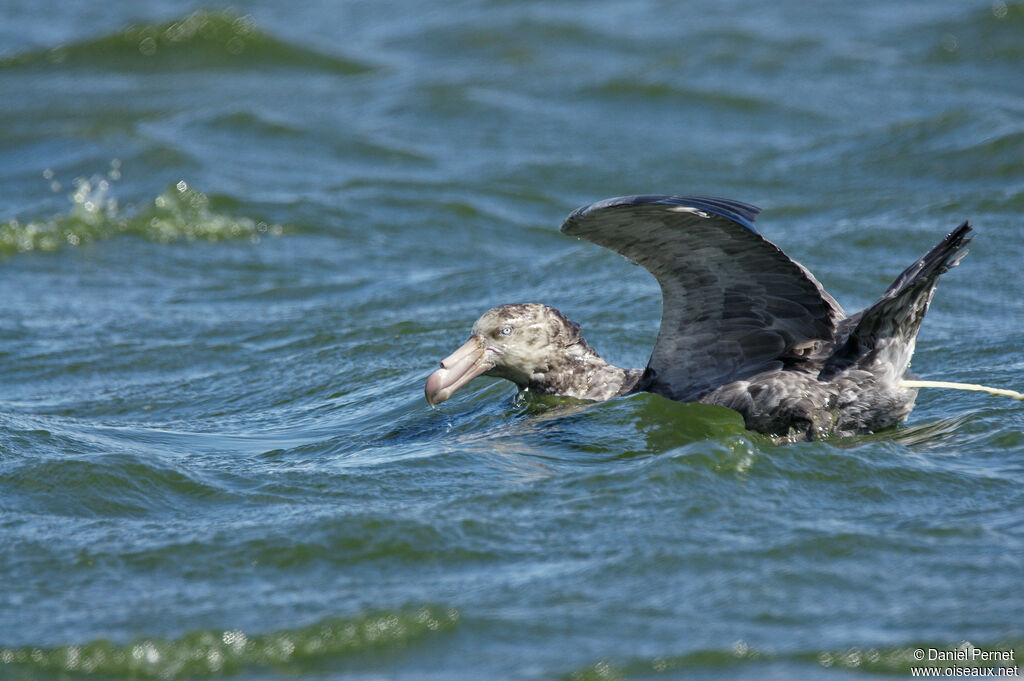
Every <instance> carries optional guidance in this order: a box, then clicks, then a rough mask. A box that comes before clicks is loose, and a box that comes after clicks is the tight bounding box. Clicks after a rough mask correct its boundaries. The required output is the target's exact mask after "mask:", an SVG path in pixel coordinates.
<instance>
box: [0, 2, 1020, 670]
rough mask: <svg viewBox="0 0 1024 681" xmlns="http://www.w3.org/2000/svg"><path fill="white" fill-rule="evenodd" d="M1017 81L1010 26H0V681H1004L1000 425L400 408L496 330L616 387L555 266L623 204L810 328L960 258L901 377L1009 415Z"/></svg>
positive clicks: (182, 16) (582, 290) (314, 10)
mask: <svg viewBox="0 0 1024 681" xmlns="http://www.w3.org/2000/svg"><path fill="white" fill-rule="evenodd" d="M1022 74H1024V4H1022V3H1020V2H1001V1H997V2H994V3H993V2H988V1H986V2H971V1H965V0H931V1H929V2H910V3H891V2H883V1H882V0H868V1H866V2H862V3H836V2H825V3H817V4H814V5H810V4H808V3H803V2H796V1H794V0H781V1H780V2H776V3H770V4H764V3H752V2H740V1H738V0H723V1H721V2H710V1H708V0H694V2H689V3H667V2H660V1H658V0H627V1H625V2H616V3H610V2H599V3H581V2H566V3H547V2H536V1H533V0H527V1H526V2H504V1H502V0H472V1H467V2H453V3H444V4H437V5H433V6H429V5H427V4H424V3H417V2H411V1H409V0H391V1H384V2H365V1H364V2H359V1H353V2H346V3H334V2H326V1H323V0H317V1H311V2H306V3H299V4H298V6H293V5H291V4H288V3H277V2H269V1H268V0H262V1H261V0H253V1H252V2H245V1H242V2H236V3H235V4H234V5H233V6H231V7H223V6H219V5H214V4H208V3H202V2H182V3H165V2H156V1H155V0H139V1H136V2H131V3H86V2H74V1H72V0H47V1H44V2H41V1H40V0H31V1H29V0H5V2H4V3H3V5H2V6H0V187H2V191H0V678H2V679H220V678H245V679H340V678H345V679H368V680H369V679H375V680H376V679H438V680H441V679H445V680H448V679H466V680H476V679H517V680H518V679H523V680H534V679H573V680H578V681H583V680H591V679H663V678H664V679H745V680H767V679H783V678H785V679H808V680H815V679H825V680H828V679H849V680H860V679H875V678H906V677H909V676H910V674H911V673H912V670H913V668H914V667H915V665H919V664H921V663H918V662H917V661H915V653H916V651H917V650H918V649H921V650H928V649H929V648H934V649H936V650H943V651H946V650H957V649H961V650H970V648H971V646H973V647H976V648H977V649H981V650H985V651H1010V652H1012V653H1013V654H1014V655H1015V659H1016V660H1017V661H1018V662H1019V660H1020V658H1021V656H1022V655H1024V407H1022V406H1021V404H1020V403H1018V402H1015V401H1013V400H1009V399H1005V398H996V397H991V396H988V395H983V394H974V393H962V392H949V391H922V393H921V396H920V397H919V399H918V405H917V408H916V409H915V411H914V412H913V414H912V415H911V418H910V420H909V422H908V423H907V424H906V425H905V426H903V427H901V428H899V429H896V430H894V431H891V432H887V433H881V434H875V435H869V436H863V437H858V438H852V439H845V440H830V441H825V442H815V443H803V444H796V445H788V446H782V445H775V444H772V443H771V442H770V441H769V440H767V439H766V438H764V437H762V436H759V435H757V434H754V433H750V432H747V431H745V430H744V429H743V427H742V422H741V421H740V420H739V418H738V417H737V416H736V415H735V414H733V413H732V412H729V411H727V410H722V409H715V408H709V407H702V406H698V405H686V404H677V403H672V402H669V401H667V400H664V399H662V398H659V397H656V396H652V395H637V396H632V397H629V398H624V399H618V400H613V401H611V402H607V403H603V404H581V403H576V402H571V401H565V400H557V399H547V400H545V399H533V400H522V399H517V398H516V396H515V391H514V388H513V387H512V386H511V385H510V384H508V383H503V382H500V381H495V380H490V379H478V380H477V381H476V382H474V383H473V384H472V385H471V386H469V387H467V388H464V389H463V390H461V391H460V392H459V393H458V394H457V395H456V396H455V397H454V398H453V399H452V400H450V401H449V402H446V403H444V404H443V405H441V406H440V407H438V408H436V409H431V408H429V407H428V406H427V404H426V402H425V401H424V399H423V392H422V390H423V384H424V381H425V380H426V377H427V376H428V375H429V373H430V372H431V371H432V370H433V369H434V368H435V367H436V366H437V362H438V361H439V360H440V359H441V358H443V357H444V356H446V355H447V354H448V353H449V352H451V351H452V350H453V349H454V348H456V347H458V345H460V344H461V343H462V342H463V341H464V339H465V337H466V336H467V334H468V330H469V327H470V325H471V324H472V322H473V320H474V319H476V317H477V316H479V315H480V314H481V313H482V312H483V311H484V310H486V309H488V308H489V307H492V306H494V305H498V304H501V303H509V302H522V301H536V302H545V303H548V304H551V305H554V306H556V307H558V308H559V309H561V310H562V311H563V312H565V313H566V314H567V315H568V316H569V317H570V318H572V319H574V320H576V321H579V322H580V323H581V324H582V325H583V329H584V332H585V333H586V336H587V338H588V340H589V341H590V342H591V344H592V345H593V346H594V347H595V348H596V349H597V350H598V351H599V352H601V353H602V355H603V356H605V357H606V358H608V359H609V360H611V361H613V362H615V363H617V364H620V365H627V366H634V367H639V366H643V365H644V364H645V363H646V360H647V356H648V353H649V351H650V348H651V346H652V344H653V341H654V337H655V335H656V333H657V326H658V320H659V314H660V307H659V305H660V302H659V294H658V290H657V287H656V285H655V283H654V281H653V279H652V278H651V277H650V276H649V275H648V274H647V273H646V272H644V271H643V270H641V269H639V268H636V267H633V266H631V265H630V264H629V263H627V262H626V261H625V260H623V259H622V258H621V257H619V256H617V255H615V254H612V253H608V252H604V251H602V249H600V248H598V247H596V246H592V245H590V244H586V243H582V242H577V241H575V240H573V239H569V238H566V237H564V236H562V235H561V234H560V233H559V232H558V225H559V223H560V222H561V220H562V219H563V218H564V217H565V216H566V215H567V214H568V213H569V212H570V211H571V210H573V209H574V208H576V207H577V206H580V205H583V204H586V203H590V202H592V201H596V200H599V199H602V198H607V197H610V196H618V195H625V194H634V193H684V194H711V195H718V196H725V197H730V198H735V199H739V200H743V201H748V202H751V203H754V204H757V205H759V206H761V207H762V208H763V209H764V212H763V213H762V215H761V217H760V219H759V225H760V228H761V230H762V232H763V233H764V234H765V235H766V236H767V237H768V238H769V239H771V240H772V241H774V242H775V243H777V244H778V245H779V246H780V247H782V248H783V249H785V250H786V252H787V253H789V254H790V255H791V256H792V257H794V258H796V259H798V260H799V261H801V262H802V263H803V264H805V265H806V266H807V267H808V268H810V269H811V270H812V271H813V272H814V273H815V274H816V275H817V276H818V278H819V279H820V280H821V281H822V282H823V283H824V284H825V286H826V288H827V289H828V290H829V291H831V292H832V293H833V294H834V295H835V296H836V297H837V298H838V299H839V300H840V302H842V303H843V304H844V306H846V308H847V309H848V310H856V309H859V308H860V307H862V306H863V305H865V304H867V303H869V302H870V301H871V300H873V299H874V298H875V297H876V296H877V295H878V294H879V293H880V292H881V291H882V290H883V289H884V287H885V286H886V285H887V284H888V283H889V282H890V281H891V280H892V278H894V277H895V275H896V274H897V273H898V272H899V271H900V270H901V269H902V268H903V267H904V266H905V265H907V264H909V263H910V262H912V261H913V260H914V259H915V258H917V257H918V256H919V255H921V254H922V253H924V252H925V251H926V250H927V249H928V248H929V247H930V246H932V245H933V244H934V243H935V242H937V241H938V240H939V239H940V238H941V237H942V235H944V234H945V233H946V232H948V231H949V230H951V229H952V228H953V227H955V226H956V225H957V224H958V223H959V222H960V221H961V220H963V219H970V220H971V221H972V222H973V223H974V224H975V226H976V228H977V235H976V238H975V241H974V243H973V244H972V246H971V252H970V254H969V255H968V256H967V258H966V259H965V260H964V261H963V262H962V264H961V265H960V266H959V267H958V268H956V269H955V270H953V271H951V272H950V273H949V274H947V275H945V276H944V278H943V280H942V282H941V284H940V286H939V289H938V292H937V295H936V297H935V300H934V303H933V305H932V309H931V311H930V312H929V314H928V318H927V319H926V321H925V324H924V328H923V330H922V332H921V336H920V338H919V342H918V349H917V353H916V355H915V357H914V361H913V370H914V372H915V373H917V374H918V375H919V376H920V377H922V378H928V379H937V380H953V381H968V382H978V383H985V384H989V385H995V386H1000V387H1008V388H1014V389H1017V390H1022V389H1024V324H1022V322H1024V280H1022V278H1021V276H1020V273H1021V264H1022V263H1024V225H1022V213H1024V77H1022ZM930 664H931V668H933V669H944V668H945V667H944V666H943V665H942V664H940V663H938V662H933V663H930ZM956 665H958V666H959V668H960V669H961V670H962V669H978V668H980V667H983V666H988V665H981V664H977V663H965V662H961V663H956ZM946 666H949V665H946ZM950 673H952V672H950Z"/></svg>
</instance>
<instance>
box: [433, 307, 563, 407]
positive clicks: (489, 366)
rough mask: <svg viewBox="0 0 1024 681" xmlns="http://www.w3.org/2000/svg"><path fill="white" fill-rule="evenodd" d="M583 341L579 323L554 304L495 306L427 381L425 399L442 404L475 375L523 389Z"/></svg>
mask: <svg viewBox="0 0 1024 681" xmlns="http://www.w3.org/2000/svg"><path fill="white" fill-rule="evenodd" d="M581 342H582V337H581V336H580V327H579V324H576V323H575V322H571V321H569V320H568V319H567V318H566V317H565V315H563V314H562V313H561V312H559V311H558V310H556V309H555V308H553V307H548V306H547V305H541V304H540V303H519V304H515V305H501V306H500V307H495V308H493V309H490V310H488V311H487V312H485V313H484V314H483V316H482V317H480V319H478V320H476V323H475V324H473V331H472V335H470V337H469V340H468V341H466V343H465V344H464V345H463V346H462V347H461V348H459V349H458V350H456V351H455V352H453V353H452V354H451V355H449V356H448V357H446V358H445V359H444V360H443V361H442V362H441V368H440V369H438V370H437V371H435V372H434V373H433V374H431V375H430V378H428V379H427V385H426V388H425V390H424V392H425V393H426V396H427V402H429V403H430V404H431V405H436V404H440V403H441V402H444V401H445V400H447V399H448V398H449V397H451V396H452V393H454V392H455V391H456V390H458V389H459V388H461V387H462V386H464V385H466V384H467V383H469V382H470V381H472V380H473V379H474V378H476V377H477V376H494V377H496V378H506V379H508V380H510V381H512V382H513V383H515V384H516V385H518V386H519V387H520V388H525V387H527V386H529V385H530V384H531V383H533V382H534V381H535V380H537V379H538V377H540V376H543V375H544V374H545V373H546V372H547V371H548V370H550V368H551V367H552V366H553V365H555V364H557V363H559V361H560V360H564V357H565V354H566V349H567V348H569V347H571V346H573V345H576V344H578V343H581Z"/></svg>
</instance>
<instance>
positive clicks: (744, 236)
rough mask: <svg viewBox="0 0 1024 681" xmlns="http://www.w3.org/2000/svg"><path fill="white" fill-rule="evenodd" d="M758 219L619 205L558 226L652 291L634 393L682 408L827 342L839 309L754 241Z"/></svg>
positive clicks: (740, 213) (742, 210)
mask: <svg viewBox="0 0 1024 681" xmlns="http://www.w3.org/2000/svg"><path fill="white" fill-rule="evenodd" d="M758 212H759V210H758V209H757V208H756V207H754V206H751V205H749V204H746V203H741V202H739V201H729V200H726V199H713V198H704V197H681V196H628V197H622V198H616V199H608V200H606V201H600V202H598V203H594V204H591V205H589V206H584V207H583V208H580V209H578V210H576V211H575V212H573V213H572V214H571V215H570V216H569V217H568V218H566V220H565V222H564V223H563V224H562V231H563V232H564V233H566V234H568V235H570V236H576V237H579V238H582V239H586V240H588V241H592V242H594V243H596V244H598V245H600V246H604V247H605V248H609V249H611V250H613V251H616V252H618V253H621V254H622V255H624V256H626V257H627V258H629V259H630V260H631V261H633V262H635V263H637V264H640V265H643V266H644V267H645V268H646V269H647V270H648V271H649V272H650V273H651V274H653V275H654V277H655V278H656V279H657V280H658V283H659V284H660V285H661V293H662V316H661V330H660V331H659V333H658V341H657V343H656V344H655V346H654V351H653V353H652V354H651V359H650V362H649V363H648V365H647V371H646V372H645V373H644V378H643V379H642V380H641V383H640V384H639V385H638V389H640V390H649V391H651V392H656V393H659V394H662V395H665V396H666V397H669V398H671V399H674V400H681V401H691V400H695V399H698V398H699V397H700V396H702V395H704V394H705V393H707V392H709V391H711V390H713V389H715V388H717V387H719V386H721V385H724V384H725V383H729V382H731V381H735V380H739V379H742V378H747V377H750V376H753V375H754V374H756V373H759V372H761V371H765V370H767V369H771V368H775V367H782V366H783V365H784V364H786V363H794V362H800V361H804V360H805V359H806V358H807V357H808V356H810V355H812V354H815V351H816V350H817V349H818V348H819V347H820V346H821V345H824V344H829V343H831V342H832V340H833V338H834V334H835V328H836V324H837V323H838V321H839V320H841V319H843V318H844V316H845V315H844V313H843V311H842V309H841V308H840V307H839V304H838V303H836V302H835V300H834V299H833V298H832V297H831V296H829V295H828V294H827V293H825V291H824V290H823V289H822V287H821V285H820V284H819V283H818V282H817V281H816V280H815V279H814V277H812V276H811V274H810V273H809V272H808V271H807V270H806V269H804V268H803V267H802V266H800V265H799V264H798V263H796V262H794V261H793V260H791V259H790V258H788V257H787V256H786V255H785V254H784V253H783V252H782V251H781V250H779V248H778V247H777V246H775V245H774V244H772V243H771V242H769V241H767V240H766V239H764V237H762V236H761V235H760V234H758V233H757V230H756V229H755V228H754V218H755V216H756V215H757V213H758Z"/></svg>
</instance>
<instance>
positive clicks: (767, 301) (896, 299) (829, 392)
mask: <svg viewBox="0 0 1024 681" xmlns="http://www.w3.org/2000/svg"><path fill="white" fill-rule="evenodd" d="M759 212H760V209H758V208H757V207H755V206H752V205H750V204H747V203H743V202H740V201H732V200H728V199H718V198H709V197H683V196H664V195H644V196H627V197H620V198H613V199H607V200H605V201H599V202H597V203H594V204H591V205H589V206H584V207H582V208H579V209H577V210H576V211H574V212H573V213H572V214H570V215H569V217H568V218H566V220H565V221H564V222H563V223H562V227H561V230H562V232H563V233H565V234H568V235H570V236H575V237H578V238H581V239H586V240H587V241H591V242H593V243H595V244H598V245H600V246H604V247H605V248H609V249H611V250H613V251H615V252H617V253H620V254H622V255H624V256H625V257H626V258H628V259H629V260H631V261H632V262H634V263H637V264H639V265H642V266H643V267H644V268H646V269H647V270H648V271H649V272H650V273H651V274H653V275H654V277H655V279H657V281H658V284H659V285H660V286H661V294H662V318H661V329H660V331H659V332H658V339H657V342H656V343H655V345H654V350H653V352H652V354H651V359H650V361H649V362H648V364H647V367H646V368H645V369H620V368H618V367H616V366H613V365H611V364H609V363H608V362H606V361H604V360H603V359H602V358H601V357H600V355H598V354H597V352H595V351H594V349H593V348H591V347H590V345H589V344H588V343H587V341H586V340H584V338H583V336H582V334H581V333H580V326H579V324H576V323H575V322H572V321H570V320H569V319H567V318H566V317H565V315H563V314H562V313H561V312H559V311H558V310H556V309H554V308H553V307H549V306H547V305H542V304H539V303H524V304H514V305H501V306H499V307H496V308H493V309H491V310H488V311H487V312H485V313H484V315H483V316H482V317H480V319H478V320H477V322H476V323H475V324H474V325H473V330H472V334H471V335H470V338H469V340H468V341H466V343H465V344H464V345H463V346H462V347H460V348H459V349H458V350H456V351H455V352H454V353H452V354H451V355H450V356H449V357H447V358H446V359H445V360H444V361H442V362H441V368H440V369H438V370H437V371H435V372H434V373H433V374H432V375H431V376H430V378H429V379H428V380H427V384H426V388H425V393H426V398H427V401H428V402H429V403H430V404H431V405H436V404H438V403H440V402H443V401H444V400H447V399H448V398H449V397H451V395H452V393H454V392H455V391H456V390H458V389H459V388H461V387H462V386H463V385H465V384H466V383H468V382H469V381H471V380H472V379H474V378H476V377H477V376H481V375H483V376H494V377H498V378H505V379H508V380H510V381H512V382H513V383H515V384H516V385H517V386H518V387H519V389H520V390H526V391H530V392H534V393H543V394H548V395H562V396H566V397H574V398H580V399H586V400H607V399H610V398H612V397H617V396H622V395H629V394H632V393H637V392H642V391H646V392H652V393H657V394H659V395H663V396H665V397H667V398H669V399H672V400H678V401H682V402H703V403H705V404H714V405H720V406H723V407H728V408H730V409H734V410H735V411H737V412H739V413H740V414H741V415H742V416H743V419H744V421H745V423H746V426H747V428H749V429H752V430H756V431H760V432H762V433H766V434H769V435H772V436H776V437H780V438H785V439H789V440H813V439H818V438H822V437H826V436H830V435H839V436H844V435H851V434H855V433H864V432H872V431H878V430H881V429H884V428H888V427H891V426H894V425H896V424H897V423H900V422H902V421H905V420H906V418H907V416H908V415H909V414H910V411H911V409H913V406H914V399H915V398H916V396H917V389H916V388H915V387H912V386H913V385H914V384H915V383H914V382H911V381H908V380H906V377H905V375H906V372H907V366H908V364H909V363H910V358H911V355H913V353H914V345H915V342H916V339H917V332H918V330H919V329H920V327H921V321H922V320H923V319H924V315H925V312H926V311H927V310H928V305H929V303H930V302H931V299H932V294H933V293H934V291H935V285H936V282H937V281H938V278H939V276H940V275H941V274H943V273H944V272H946V271H947V270H949V269H950V268H951V267H953V266H955V265H956V264H957V263H958V262H959V261H960V258H962V257H963V256H964V254H965V253H966V250H965V247H966V246H967V244H968V243H969V242H970V240H971V239H970V237H969V234H970V233H971V227H970V225H969V224H968V223H967V222H964V223H963V224H961V225H960V226H959V227H957V228H956V229H955V230H954V231H953V232H952V233H950V234H949V235H948V236H946V238H944V239H943V240H942V241H941V242H939V244H938V245H937V246H935V248H933V249H932V250H931V251H929V252H928V253H927V254H926V255H925V256H924V257H922V258H921V259H920V260H918V261H917V262H915V263H914V264H912V265H911V266H910V267H908V268H907V269H905V270H904V271H903V272H902V273H901V274H900V275H899V276H898V277H897V278H896V281H894V282H893V283H892V285H891V286H889V288H888V289H886V290H885V292H884V293H883V294H882V296H881V297H880V298H879V299H878V300H877V301H875V302H874V303H872V304H871V305H869V306H868V307H866V308H865V309H863V310H861V311H860V312H857V313H856V314H853V315H849V316H848V315H847V314H846V313H845V312H844V311H843V309H842V307H841V306H840V305H839V303H838V302H836V299H835V298H833V297H832V296H831V295H829V294H828V293H827V292H826V291H825V290H824V288H823V287H822V286H821V284H820V283H818V280H817V279H815V278H814V276H813V275H812V274H811V273H810V271H808V270H807V268H805V267H803V266H802V265H800V264H799V263H798V262H796V261H794V260H792V259H791V258H789V257H788V256H786V254H785V253H783V252H782V250H781V249H780V248H779V247H778V246H776V245H775V244H773V243H771V242H770V241H768V240H767V239H765V238H764V237H763V236H761V235H760V234H759V233H758V231H757V229H756V228H755V227H754V219H755V217H756V216H757V214H758V213H759Z"/></svg>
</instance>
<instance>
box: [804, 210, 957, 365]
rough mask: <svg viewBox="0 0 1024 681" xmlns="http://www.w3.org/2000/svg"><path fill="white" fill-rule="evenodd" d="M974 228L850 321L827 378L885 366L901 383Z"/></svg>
mask: <svg viewBox="0 0 1024 681" xmlns="http://www.w3.org/2000/svg"><path fill="white" fill-rule="evenodd" d="M970 233H971V226H970V225H969V224H968V223H967V222H964V223H963V224H962V225H960V226H959V227H957V228H956V229H955V230H953V231H952V232H951V233H950V234H949V235H948V236H947V237H946V238H945V239H943V240H942V241H941V242H939V244H938V245H937V246H935V248H933V249H932V250H930V251H929V252H928V253H927V254H926V255H925V256H924V257H923V258H921V259H920V260H918V261H917V262H915V263H914V264H913V265H911V266H910V267H908V268H907V269H905V270H903V272H902V273H901V274H900V276H898V277H897V278H896V281H894V282H893V283H892V285H891V286H889V288H888V289H886V291H885V293H883V294H882V297H881V298H879V299H878V300H876V301H875V302H874V303H873V304H871V305H870V306H869V307H867V308H865V309H864V310H862V311H861V312H859V313H857V314H856V315H853V316H852V317H850V318H848V319H846V320H844V321H843V322H842V323H841V324H840V328H839V330H838V334H837V335H838V339H837V340H838V344H837V348H836V351H835V352H834V353H833V354H832V356H831V357H830V358H829V359H828V361H827V362H826V363H825V367H824V369H823V370H822V374H823V377H827V378H831V377H832V376H835V375H836V374H838V373H840V372H842V371H844V370H845V369H847V368H849V367H851V366H853V365H858V366H864V367H867V366H871V365H875V366H879V364H878V363H880V362H881V363H884V365H885V366H886V368H887V369H888V370H889V371H892V372H893V374H892V379H893V380H899V379H900V378H902V376H903V373H904V372H905V371H906V369H907V365H908V364H909V363H910V357H911V355H913V354H914V344H915V342H916V339H917V332H918V330H919V329H920V328H921V322H922V321H923V320H924V315H925V312H927V311H928V304H929V303H930V302H931V299H932V294H933V293H934V292H935V284H936V283H937V282H938V279H939V276H940V275H941V274H943V273H944V272H948V271H949V269H950V268H951V267H954V266H956V264H957V263H958V262H960V259H961V258H962V257H964V255H966V253H967V251H966V250H965V249H966V247H967V244H968V243H970V241H971V238H970V236H969V235H970Z"/></svg>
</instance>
